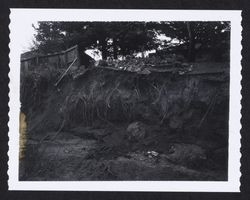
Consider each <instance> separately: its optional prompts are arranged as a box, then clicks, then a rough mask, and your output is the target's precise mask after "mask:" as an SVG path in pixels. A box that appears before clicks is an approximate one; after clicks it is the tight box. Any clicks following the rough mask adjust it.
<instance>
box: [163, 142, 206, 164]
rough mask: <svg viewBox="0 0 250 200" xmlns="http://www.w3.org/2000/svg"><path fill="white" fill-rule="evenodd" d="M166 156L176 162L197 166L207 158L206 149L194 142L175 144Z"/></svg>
mask: <svg viewBox="0 0 250 200" xmlns="http://www.w3.org/2000/svg"><path fill="white" fill-rule="evenodd" d="M169 152H170V154H168V155H166V158H167V159H168V160H170V161H172V162H174V163H176V164H181V165H184V166H190V167H195V166H199V164H200V163H201V162H202V161H204V160H206V158H207V157H206V154H205V151H204V150H203V149H202V148H201V147H200V146H198V145H194V144H173V145H172V146H171V148H170V150H169Z"/></svg>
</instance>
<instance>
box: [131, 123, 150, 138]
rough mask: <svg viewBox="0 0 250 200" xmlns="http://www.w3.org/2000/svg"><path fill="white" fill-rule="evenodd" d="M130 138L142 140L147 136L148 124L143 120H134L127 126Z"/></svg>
mask: <svg viewBox="0 0 250 200" xmlns="http://www.w3.org/2000/svg"><path fill="white" fill-rule="evenodd" d="M127 133H128V138H129V139H130V140H134V141H140V140H142V139H144V138H145V136H146V126H145V124H143V123H142V122H133V123H131V124H129V126H128V128H127Z"/></svg>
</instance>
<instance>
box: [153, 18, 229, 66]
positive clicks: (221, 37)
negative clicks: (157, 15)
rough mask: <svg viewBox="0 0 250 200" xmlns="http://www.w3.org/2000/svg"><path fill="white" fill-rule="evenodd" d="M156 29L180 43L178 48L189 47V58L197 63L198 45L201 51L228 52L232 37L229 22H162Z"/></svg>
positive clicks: (156, 25)
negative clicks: (196, 47)
mask: <svg viewBox="0 0 250 200" xmlns="http://www.w3.org/2000/svg"><path fill="white" fill-rule="evenodd" d="M155 29H157V30H158V31H159V32H160V33H162V34H165V35H166V36H168V37H170V38H172V39H176V40H178V41H179V44H178V45H177V46H180V47H181V48H182V49H184V48H185V47H187V49H188V52H187V57H188V60H189V61H190V62H193V61H195V57H196V49H195V46H196V45H197V44H199V45H200V49H206V50H208V49H210V50H211V52H216V51H217V50H220V51H221V52H223V51H226V50H227V49H229V48H228V45H226V44H228V41H229V37H230V32H229V31H227V30H229V29H230V23H229V22H160V23H159V24H155Z"/></svg>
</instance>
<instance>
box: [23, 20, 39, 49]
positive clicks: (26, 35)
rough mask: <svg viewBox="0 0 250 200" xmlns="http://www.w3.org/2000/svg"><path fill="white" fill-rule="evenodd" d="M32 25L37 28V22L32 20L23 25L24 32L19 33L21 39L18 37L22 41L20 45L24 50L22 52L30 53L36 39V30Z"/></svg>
mask: <svg viewBox="0 0 250 200" xmlns="http://www.w3.org/2000/svg"><path fill="white" fill-rule="evenodd" d="M32 24H34V25H35V26H36V25H37V21H34V20H32V19H30V20H25V21H23V23H22V27H23V31H22V32H20V33H19V34H20V35H21V37H18V38H20V40H21V41H19V45H20V47H21V49H22V52H26V51H29V50H30V47H31V45H32V41H33V39H34V34H35V30H34V28H33V27H32Z"/></svg>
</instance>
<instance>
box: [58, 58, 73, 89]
mask: <svg viewBox="0 0 250 200" xmlns="http://www.w3.org/2000/svg"><path fill="white" fill-rule="evenodd" d="M76 60H77V57H76V58H75V59H74V60H73V62H72V63H71V64H70V65H69V67H68V68H67V69H66V70H65V72H64V73H63V74H62V76H61V77H60V78H59V79H58V81H57V82H56V83H55V86H56V87H57V86H58V84H59V83H60V82H61V80H62V79H63V77H64V76H65V75H66V74H67V73H68V71H69V70H70V68H71V67H72V66H73V64H74V63H75V61H76Z"/></svg>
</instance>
